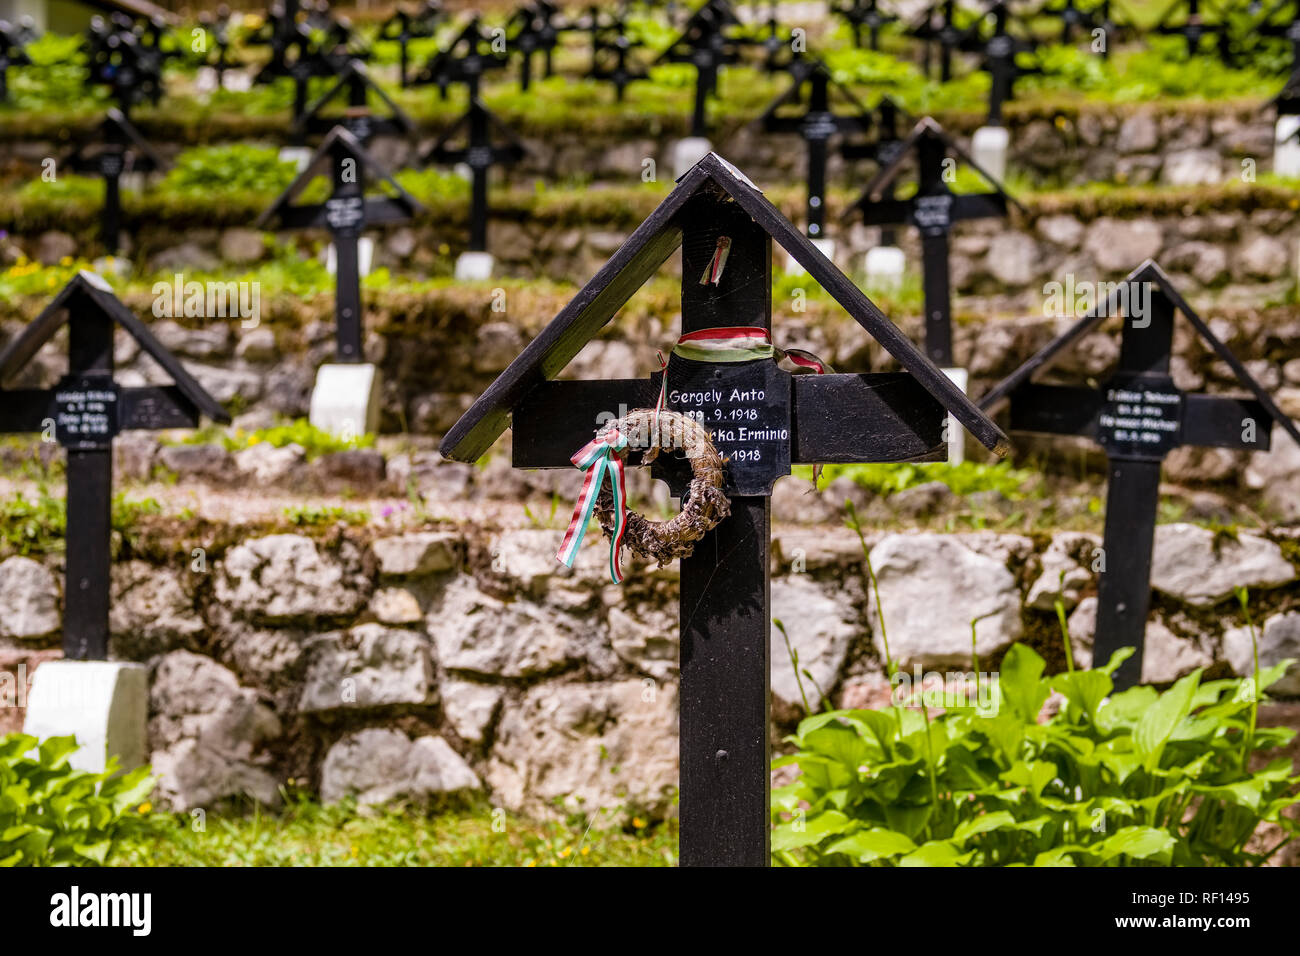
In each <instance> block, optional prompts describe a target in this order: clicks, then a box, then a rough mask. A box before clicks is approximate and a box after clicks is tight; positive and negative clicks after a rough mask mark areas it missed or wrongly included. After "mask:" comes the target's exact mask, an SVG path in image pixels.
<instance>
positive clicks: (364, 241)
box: [325, 236, 375, 279]
mask: <svg viewBox="0 0 1300 956" xmlns="http://www.w3.org/2000/svg"><path fill="white" fill-rule="evenodd" d="M374 261H375V240H373V239H371V238H370V237H369V236H361V237H359V238H358V239H357V274H358V275H360V276H361V277H362V278H363V279H364V278H365V277H366V276H368V275H370V266H371V265H372V264H373V263H374ZM338 269H339V261H338V252H337V251H335V249H334V243H332V242H331V243H330V244H329V246H328V248H326V250H325V271H326V272H328V273H329V274H330V275H334V273H336V272H338Z"/></svg>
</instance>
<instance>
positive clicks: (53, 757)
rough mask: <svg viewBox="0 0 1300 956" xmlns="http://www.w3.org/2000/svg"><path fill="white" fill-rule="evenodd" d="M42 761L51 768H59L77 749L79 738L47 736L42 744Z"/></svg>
mask: <svg viewBox="0 0 1300 956" xmlns="http://www.w3.org/2000/svg"><path fill="white" fill-rule="evenodd" d="M39 749H40V756H41V763H42V764H43V765H44V766H46V767H50V768H58V767H60V766H62V765H63V762H64V761H65V760H67V759H68V756H69V754H71V753H72V752H73V751H74V750H76V749H77V738H75V737H73V736H71V735H69V736H66V737H46V738H45V739H44V740H42V741H41V745H40V748H39Z"/></svg>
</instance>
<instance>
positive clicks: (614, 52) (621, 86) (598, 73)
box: [587, 7, 647, 103]
mask: <svg viewBox="0 0 1300 956" xmlns="http://www.w3.org/2000/svg"><path fill="white" fill-rule="evenodd" d="M587 17H588V19H587V26H588V27H589V28H590V30H591V69H590V70H588V71H587V78H588V79H591V80H597V81H600V82H605V83H613V84H614V98H615V99H616V100H617V101H618V102H620V103H621V102H622V101H623V94H624V93H625V92H626V90H627V88H628V86H630V85H631V84H633V83H635V82H637V81H639V80H644V79H646V78H647V74H646V72H645V70H642V69H639V68H638V67H637V66H636V65H635V64H633V63H632V62H631V54H632V51H633V50H634V49H635V48H637V47H640V46H644V44H643V43H642V42H641V41H640V40H634V39H632V38H631V37H630V36H628V35H627V25H626V21H625V20H624V17H623V13H622V11H611V12H610V14H609V16H608V18H605V17H603V16H602V11H601V9H600V8H599V7H592V8H591V9H590V10H589V11H588V15H587Z"/></svg>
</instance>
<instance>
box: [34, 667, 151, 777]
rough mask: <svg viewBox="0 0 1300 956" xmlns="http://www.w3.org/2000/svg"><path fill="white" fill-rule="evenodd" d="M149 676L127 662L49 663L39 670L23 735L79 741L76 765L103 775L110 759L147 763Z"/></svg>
mask: <svg viewBox="0 0 1300 956" xmlns="http://www.w3.org/2000/svg"><path fill="white" fill-rule="evenodd" d="M148 716H149V672H148V670H147V669H146V668H145V667H144V665H142V664H130V663H126V662H124V661H46V662H45V663H44V664H42V665H41V666H40V667H38V668H37V669H36V674H35V675H34V677H33V678H32V690H31V693H30V694H29V695H28V697H27V717H26V719H25V720H24V721H23V732H24V733H27V734H31V735H32V736H33V737H38V738H40V739H41V740H44V739H45V738H46V737H64V736H67V735H68V734H71V735H73V736H74V737H76V738H77V743H78V744H80V745H81V746H80V748H79V749H78V750H77V751H76V752H75V753H73V754H72V756H71V758H70V763H71V764H72V765H73V766H74V767H76V768H77V769H79V770H88V771H91V772H92V773H99V772H102V771H103V770H104V767H105V765H106V764H107V763H108V758H109V757H110V756H115V757H117V759H118V762H119V764H120V765H121V767H122V769H124V770H129V769H130V768H131V767H138V766H139V765H140V764H142V763H144V761H145V756H146V747H147V738H146V733H145V721H146V720H147V719H148Z"/></svg>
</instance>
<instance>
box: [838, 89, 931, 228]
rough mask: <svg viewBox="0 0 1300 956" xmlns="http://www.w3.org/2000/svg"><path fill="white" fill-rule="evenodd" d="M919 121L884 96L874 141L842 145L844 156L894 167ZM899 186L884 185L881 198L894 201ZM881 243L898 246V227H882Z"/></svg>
mask: <svg viewBox="0 0 1300 956" xmlns="http://www.w3.org/2000/svg"><path fill="white" fill-rule="evenodd" d="M915 123H916V121H915V120H914V119H913V118H912V117H911V115H910V114H909V113H908V112H907V111H906V110H905V109H903V108H902V107H901V106H899V105H898V104H897V103H895V102H894V101H893V100H892V99H890V98H889V97H888V96H882V97H881V98H880V99H879V101H878V102H877V103H876V108H875V110H874V111H873V114H872V118H871V130H872V135H871V138H870V139H869V140H867V141H851V142H847V143H843V144H841V145H840V155H841V156H843V157H844V158H845V159H848V160H855V159H867V160H870V161H871V162H873V163H874V164H875V166H876V168H877V169H884V168H885V167H886V166H889V165H891V164H892V163H893V162H894V160H896V159H897V158H898V156H899V153H900V151H901V150H902V149H903V143H904V142H905V141H906V138H907V134H908V133H910V132H911V129H912V126H914V125H915ZM894 191H895V184H894V180H893V179H890V180H888V181H887V182H885V183H882V184H881V186H880V189H879V194H880V198H881V199H882V200H885V201H888V200H892V199H893V198H894ZM880 244H881V245H882V246H893V245H897V236H896V233H895V230H894V227H893V226H891V225H888V224H882V225H881V226H880Z"/></svg>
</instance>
